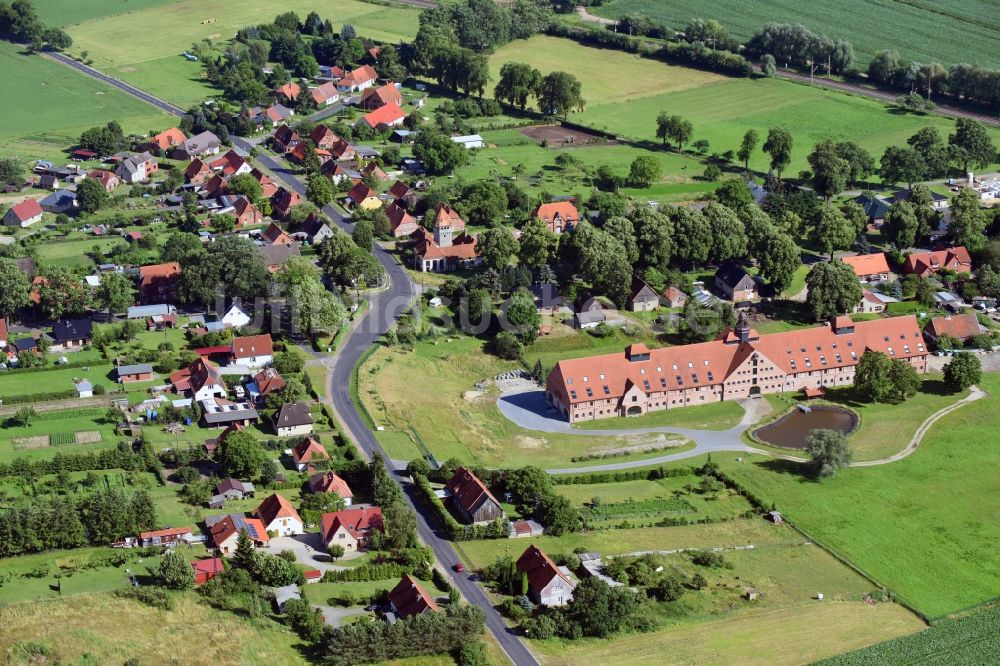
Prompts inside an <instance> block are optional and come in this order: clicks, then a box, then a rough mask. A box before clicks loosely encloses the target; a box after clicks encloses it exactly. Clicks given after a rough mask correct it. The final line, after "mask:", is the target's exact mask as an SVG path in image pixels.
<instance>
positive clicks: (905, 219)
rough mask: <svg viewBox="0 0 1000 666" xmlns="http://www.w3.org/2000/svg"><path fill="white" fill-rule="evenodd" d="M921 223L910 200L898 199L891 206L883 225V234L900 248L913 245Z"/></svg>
mask: <svg viewBox="0 0 1000 666" xmlns="http://www.w3.org/2000/svg"><path fill="white" fill-rule="evenodd" d="M918 227H919V223H918V222H917V215H916V213H915V212H914V211H913V206H912V205H910V202H909V201H897V202H896V203H894V204H892V206H891V207H890V208H889V212H888V213H887V214H886V216H885V222H884V223H883V225H882V235H883V236H884V237H885V239H886V240H888V241H889V242H890V243H892V244H894V245H895V246H896V247H897V248H899V249H900V250H904V249H906V248H908V247H913V245H914V243H916V240H917V231H918Z"/></svg>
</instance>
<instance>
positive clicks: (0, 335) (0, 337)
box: [0, 318, 7, 342]
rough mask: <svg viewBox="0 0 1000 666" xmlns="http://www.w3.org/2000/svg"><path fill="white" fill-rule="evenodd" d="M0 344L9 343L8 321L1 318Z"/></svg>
mask: <svg viewBox="0 0 1000 666" xmlns="http://www.w3.org/2000/svg"><path fill="white" fill-rule="evenodd" d="M0 342H7V320H6V319H3V318H0Z"/></svg>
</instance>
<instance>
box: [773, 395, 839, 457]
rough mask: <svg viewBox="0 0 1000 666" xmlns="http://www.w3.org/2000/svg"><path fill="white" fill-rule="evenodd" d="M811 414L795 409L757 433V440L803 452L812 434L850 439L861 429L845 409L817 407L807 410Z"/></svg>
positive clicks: (825, 406) (826, 406)
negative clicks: (832, 432) (830, 432)
mask: <svg viewBox="0 0 1000 666" xmlns="http://www.w3.org/2000/svg"><path fill="white" fill-rule="evenodd" d="M808 410H809V411H808V412H806V411H802V410H801V409H795V410H793V411H791V412H789V413H788V414H786V415H785V416H782V417H781V418H780V419H778V420H777V421H775V422H774V423H772V424H770V425H766V426H764V427H763V428H760V429H758V430H756V431H755V432H754V436H755V437H757V438H758V439H760V440H761V441H764V442H767V443H768V444H771V445H772V446H780V447H783V448H786V449H804V448H806V438H807V437H808V436H809V433H810V432H812V431H813V430H823V429H826V430H836V431H837V432H840V433H843V434H845V435H848V434H850V433H851V432H853V431H854V429H855V428H856V427H857V426H858V417H857V416H856V415H855V414H854V413H853V412H851V411H848V410H846V409H844V408H842V407H831V406H828V405H817V406H815V407H811V406H810V407H808Z"/></svg>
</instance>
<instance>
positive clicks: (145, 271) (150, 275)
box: [139, 261, 181, 289]
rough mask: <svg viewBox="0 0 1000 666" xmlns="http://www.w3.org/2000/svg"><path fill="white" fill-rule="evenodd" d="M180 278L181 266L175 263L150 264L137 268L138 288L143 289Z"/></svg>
mask: <svg viewBox="0 0 1000 666" xmlns="http://www.w3.org/2000/svg"><path fill="white" fill-rule="evenodd" d="M180 276H181V265H180V264H179V263H177V262H176V261H171V262H168V263H166V264H152V265H150V266H141V267H140V268H139V287H140V288H141V289H145V288H147V287H150V286H152V285H153V283H154V282H158V281H170V282H172V281H174V280H176V279H178V278H179V277H180Z"/></svg>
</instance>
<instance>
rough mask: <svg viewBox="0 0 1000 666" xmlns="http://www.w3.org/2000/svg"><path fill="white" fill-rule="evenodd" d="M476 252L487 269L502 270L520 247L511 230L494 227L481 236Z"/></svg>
mask: <svg viewBox="0 0 1000 666" xmlns="http://www.w3.org/2000/svg"><path fill="white" fill-rule="evenodd" d="M476 250H477V251H478V252H479V254H481V255H482V257H483V263H484V264H486V266H487V267H489V268H494V269H497V270H500V269H501V268H503V267H504V266H506V265H507V264H509V263H510V260H511V258H512V257H513V256H514V255H516V254H517V250H518V245H517V240H516V239H515V238H514V234H513V233H512V232H511V230H510V228H508V227H494V228H493V229H487V230H486V231H484V232H482V233H481V234H479V236H478V237H477V238H476Z"/></svg>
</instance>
